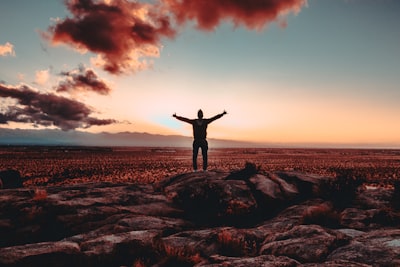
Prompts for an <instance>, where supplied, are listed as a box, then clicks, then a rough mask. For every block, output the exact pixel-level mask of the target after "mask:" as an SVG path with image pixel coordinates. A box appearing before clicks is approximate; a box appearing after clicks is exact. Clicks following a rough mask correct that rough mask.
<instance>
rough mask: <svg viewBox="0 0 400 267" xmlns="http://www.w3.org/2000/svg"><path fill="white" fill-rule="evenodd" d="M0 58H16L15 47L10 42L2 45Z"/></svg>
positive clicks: (0, 46)
mask: <svg viewBox="0 0 400 267" xmlns="http://www.w3.org/2000/svg"><path fill="white" fill-rule="evenodd" d="M0 56H3V57H5V56H15V51H14V45H12V44H11V43H9V42H7V43H5V44H4V45H0Z"/></svg>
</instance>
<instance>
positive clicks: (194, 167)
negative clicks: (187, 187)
mask: <svg viewBox="0 0 400 267" xmlns="http://www.w3.org/2000/svg"><path fill="white" fill-rule="evenodd" d="M199 147H200V146H199V144H198V142H196V140H194V141H193V170H194V171H197V154H198V153H199Z"/></svg>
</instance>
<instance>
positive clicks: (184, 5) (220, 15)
mask: <svg viewBox="0 0 400 267" xmlns="http://www.w3.org/2000/svg"><path fill="white" fill-rule="evenodd" d="M163 2H164V3H165V4H166V5H168V6H169V9H170V10H171V12H172V13H173V14H174V16H175V18H176V20H177V22H178V24H184V23H186V22H187V21H191V20H194V21H196V23H197V27H198V28H199V29H201V30H206V31H210V30H213V29H214V28H215V27H217V26H218V25H219V24H220V23H221V22H222V21H224V20H225V21H226V20H228V21H232V22H233V23H234V24H235V25H236V26H245V27H247V28H248V29H250V30H254V29H256V30H259V29H262V28H263V27H265V25H267V24H268V23H270V22H273V21H277V20H278V21H279V19H280V17H281V16H283V15H286V14H287V13H290V12H294V13H297V12H299V11H300V9H301V8H302V7H303V6H305V5H306V4H307V0H284V1H277V0H246V1H243V0H201V1H198V0H163ZM280 24H282V22H281V23H280Z"/></svg>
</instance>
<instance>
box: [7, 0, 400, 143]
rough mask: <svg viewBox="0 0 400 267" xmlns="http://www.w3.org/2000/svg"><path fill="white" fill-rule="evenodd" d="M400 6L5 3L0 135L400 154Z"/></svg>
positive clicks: (317, 1)
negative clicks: (200, 137) (209, 141)
mask: <svg viewBox="0 0 400 267" xmlns="http://www.w3.org/2000/svg"><path fill="white" fill-rule="evenodd" d="M399 13H400V1H397V0H308V1H306V0H287V1H275V0H248V1H239V0H202V1H199V0H153V1H150V0H148V1H127V0H104V1H101V0H98V1H96V0H68V1H61V0H53V1H30V0H2V1H0V127H2V128H11V129H16V128H20V129H24V128H27V129H43V128H50V129H52V128H56V129H61V130H63V131H76V130H79V131H88V132H103V131H105V132H125V131H129V132H148V133H153V134H167V135H169V134H178V135H185V136H190V135H191V134H192V129H191V126H190V125H189V124H185V123H183V122H181V121H178V120H175V119H174V118H173V117H172V114H174V113H176V114H177V115H180V116H184V117H188V118H196V117H197V111H198V110H199V109H202V110H203V112H204V116H205V117H212V116H214V115H216V114H219V113H221V112H223V111H224V110H226V111H227V112H228V114H227V115H226V116H224V117H223V118H221V119H219V120H217V121H215V122H213V123H212V124H210V125H209V127H208V137H209V138H219V139H229V140H241V141H252V142H262V143H274V144H276V143H278V144H288V145H290V144H305V145H307V144H308V145H313V144H329V145H332V144H337V145H338V146H353V145H357V144H362V145H363V146H367V147H368V146H371V147H374V146H383V147H397V148H398V147H400V116H399V115H400V105H399V104H398V103H399V102H400V16H398V14H399Z"/></svg>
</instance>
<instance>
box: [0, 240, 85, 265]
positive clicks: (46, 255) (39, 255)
mask: <svg viewBox="0 0 400 267" xmlns="http://www.w3.org/2000/svg"><path fill="white" fill-rule="evenodd" d="M80 262H81V254H80V247H79V245H78V244H76V243H74V242H67V241H59V242H43V243H35V244H27V245H23V246H16V247H6V248H0V266H30V267H36V266H38V267H39V266H44V265H46V266H59V267H61V266H65V267H67V266H74V265H76V264H79V263H80Z"/></svg>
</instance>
